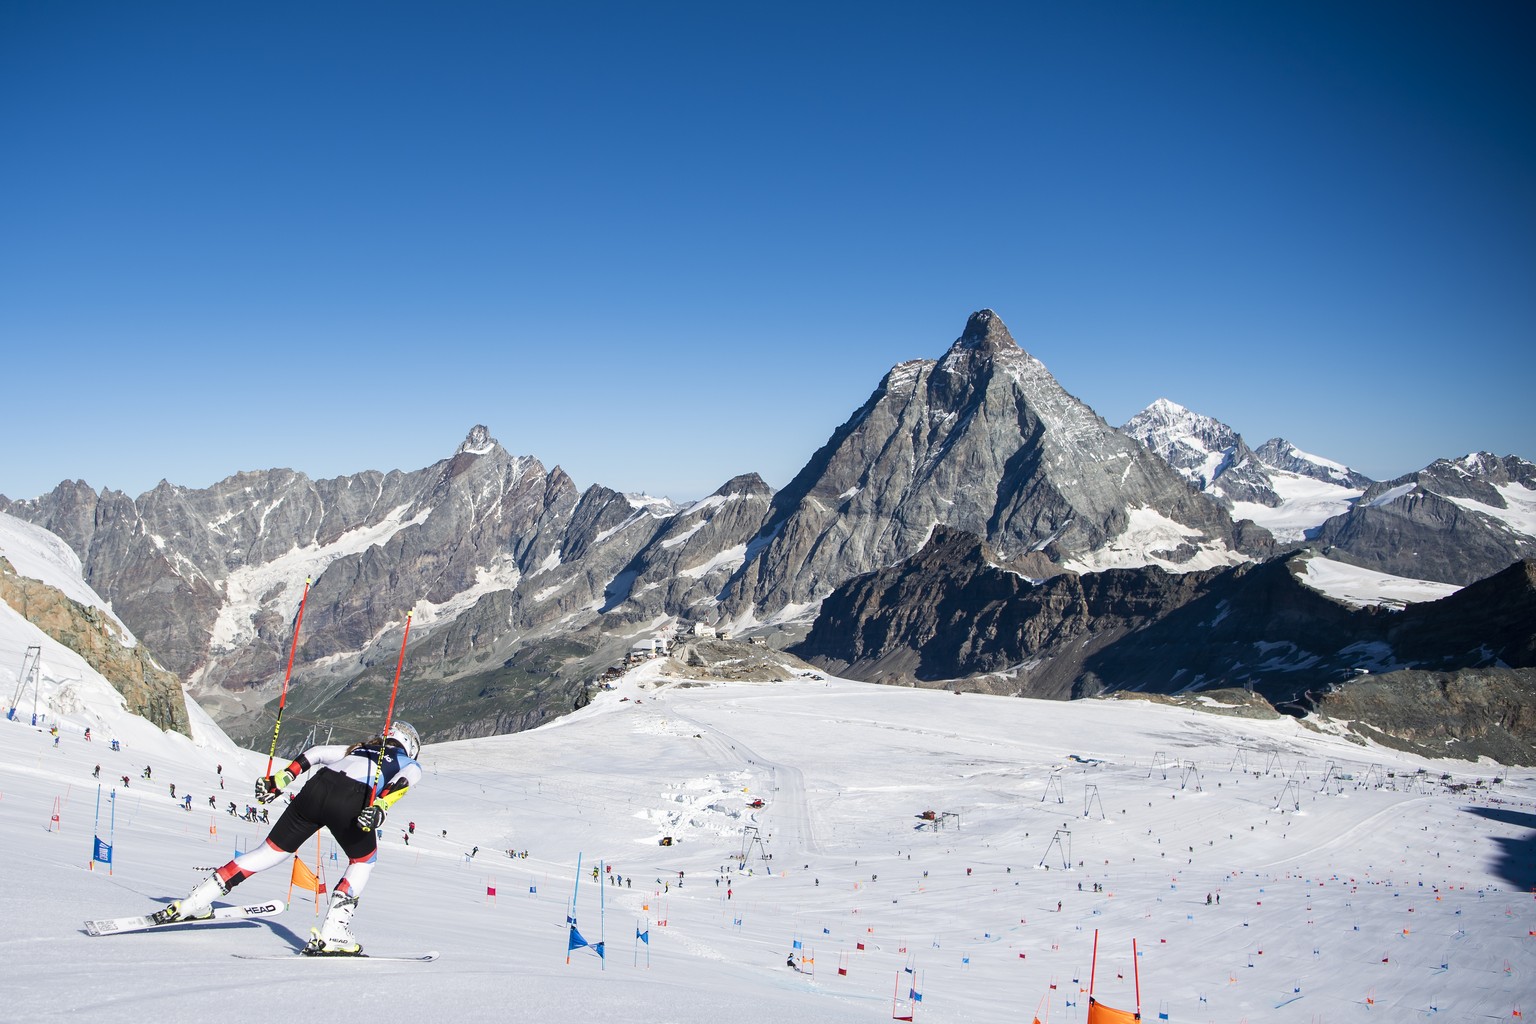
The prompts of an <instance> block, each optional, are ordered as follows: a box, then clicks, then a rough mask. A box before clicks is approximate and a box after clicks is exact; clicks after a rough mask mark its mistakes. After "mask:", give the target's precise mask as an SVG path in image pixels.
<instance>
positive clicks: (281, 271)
mask: <svg viewBox="0 0 1536 1024" xmlns="http://www.w3.org/2000/svg"><path fill="white" fill-rule="evenodd" d="M1533 43H1536V8H1533V7H1532V6H1531V5H1530V4H1528V3H1515V2H1486V3H1476V4H1466V5H1453V4H1445V3H1411V2H1391V3H1370V4H1363V3H1357V4H1349V3H1345V4H1339V3H1305V2H1303V3H1286V4H1278V3H1276V4H1263V3H1257V4H1248V3H1241V4H1233V3H1226V2H1223V3H1156V4H1154V3H1135V4H1132V3H1094V4H1028V3H1015V4H1006V5H1004V4H998V5H985V4H979V5H936V4H905V3H899V2H896V3H880V4H871V5H858V4H819V5H804V6H801V5H796V4H772V5H767V4H763V5H744V4H718V3H716V4H703V3H700V4H667V3H662V4H644V5H642V4H619V5H591V4H555V5H548V6H541V7H534V6H528V5H521V4H514V3H468V2H451V0H450V2H443V3H431V4H428V3H422V2H391V0H369V2H366V3H345V2H327V3H321V4H297V3H272V4H234V3H196V2H191V0H188V2H183V3H155V2H144V3H133V4H124V3H117V2H111V3H87V2H82V3H69V4H60V3H56V2H50V0H35V2H34V0H10V2H8V3H6V4H4V5H0V139H3V140H4V145H3V150H0V151H3V154H4V156H3V159H0V348H3V352H4V354H3V355H0V367H3V369H4V371H5V378H6V383H7V385H8V386H7V388H6V392H5V416H4V423H5V437H6V440H7V444H6V446H5V447H6V452H5V458H4V459H3V460H0V493H4V494H6V495H8V496H10V497H13V498H17V497H31V496H35V495H37V494H40V493H43V492H45V491H47V490H48V489H50V488H51V487H52V486H53V485H54V484H56V483H57V482H58V481H60V480H63V479H75V478H83V479H85V480H87V481H88V482H89V483H91V484H92V485H93V486H95V487H98V488H100V487H111V488H114V489H118V490H125V491H128V492H129V493H132V494H137V493H140V492H141V491H144V490H147V489H148V488H150V487H152V486H153V485H154V484H155V483H156V482H157V481H158V480H160V479H161V478H166V479H169V480H171V481H172V482H173V483H178V484H185V485H188V486H206V485H207V484H210V483H212V482H214V481H215V480H217V479H219V478H221V477H224V476H226V475H229V474H231V473H234V472H236V471H239V470H249V469H263V468H269V467H274V466H290V467H293V468H295V469H298V470H302V471H304V472H306V473H309V474H310V475H311V476H316V477H328V476H335V475H340V474H343V473H351V472H356V471H359V470H363V469H395V468H398V469H416V468H419V467H421V466H424V465H427V464H429V463H431V462H433V461H435V460H437V459H440V458H443V457H446V456H447V455H448V454H450V453H451V452H452V450H453V448H454V447H455V446H456V445H457V444H458V442H459V441H460V440H461V439H462V438H463V436H464V435H465V434H466V433H467V431H468V430H469V428H470V426H472V425H473V424H475V423H485V424H487V425H488V426H490V428H491V431H492V433H493V434H494V435H495V436H496V437H498V438H499V439H500V440H501V442H502V443H503V445H505V446H506V447H507V448H508V449H509V450H511V451H512V452H514V453H518V454H531V455H536V456H538V457H539V458H540V459H541V460H542V461H543V462H544V463H545V465H546V466H553V465H556V464H558V465H561V466H563V467H564V468H565V469H566V471H567V472H569V473H570V474H571V476H572V477H574V478H575V480H576V482H577V483H578V484H579V485H581V486H586V485H588V484H592V483H602V484H606V485H608V486H611V487H615V488H617V489H620V490H630V491H636V490H644V491H649V492H651V493H658V494H669V495H671V496H673V497H676V498H692V497H699V496H702V495H703V494H706V493H708V492H709V491H711V490H713V489H714V488H715V487H716V486H718V485H719V484H720V483H722V482H724V481H725V480H726V479H727V478H729V477H730V476H732V475H735V474H736V473H741V472H747V471H757V472H760V473H761V474H762V475H763V476H764V478H765V479H767V480H768V482H769V483H770V484H772V485H774V486H782V485H783V484H785V483H787V482H788V480H789V479H790V477H791V476H793V474H794V473H795V472H796V471H797V470H798V469H799V468H800V466H801V465H803V464H804V462H805V461H806V460H807V459H808V458H809V456H810V455H811V453H812V452H813V451H814V450H815V449H816V448H817V447H818V446H819V445H820V444H821V443H822V442H823V441H825V439H826V438H827V436H828V435H829V434H830V433H831V432H832V431H833V430H834V429H835V428H836V426H837V425H838V424H839V423H841V422H842V421H843V420H844V419H846V418H847V416H848V415H849V414H850V413H851V412H852V411H853V410H854V409H855V408H857V406H858V405H859V404H860V403H862V401H863V400H864V399H865V398H866V397H867V396H868V394H869V392H870V391H871V390H872V389H873V388H874V387H875V385H876V384H877V383H878V381H879V378H880V376H881V375H882V374H883V373H884V372H885V370H887V369H888V368H889V367H890V366H892V365H893V364H895V363H897V362H899V361H902V360H905V359H911V358H918V357H926V358H936V357H938V356H939V355H941V354H942V353H943V352H944V350H945V349H946V348H947V347H948V345H949V343H950V342H951V341H952V340H953V339H954V338H955V337H956V336H957V335H958V334H959V333H960V330H961V328H962V327H963V325H964V323H965V318H966V316H967V315H968V314H969V313H970V312H972V311H973V310H976V309H980V308H983V307H991V308H993V309H995V310H997V312H998V313H999V314H1001V315H1002V317H1003V318H1004V320H1005V321H1006V322H1007V323H1008V325H1009V327H1010V329H1011V330H1012V332H1013V334H1014V336H1015V337H1016V338H1017V339H1018V341H1019V343H1020V344H1021V345H1022V346H1023V347H1024V348H1026V349H1028V350H1029V351H1030V352H1032V353H1034V354H1035V355H1036V356H1038V357H1039V358H1040V359H1042V360H1043V361H1044V362H1045V364H1046V366H1047V367H1049V368H1050V369H1051V370H1052V372H1053V373H1054V374H1055V375H1056V377H1057V378H1058V379H1059V380H1060V381H1061V383H1062V384H1063V385H1064V386H1065V387H1066V388H1067V390H1069V391H1070V392H1072V393H1073V394H1074V395H1076V396H1077V397H1079V398H1081V399H1083V400H1084V401H1086V402H1087V403H1088V404H1089V405H1091V406H1092V407H1093V408H1094V409H1095V410H1097V411H1098V412H1099V413H1100V414H1101V415H1103V416H1104V417H1105V419H1107V420H1108V421H1109V422H1110V423H1113V424H1119V423H1122V422H1124V421H1125V420H1126V419H1127V418H1129V417H1130V416H1131V415H1132V414H1133V413H1135V412H1136V411H1137V410H1139V409H1141V408H1143V407H1144V406H1146V405H1147V404H1149V403H1150V402H1152V401H1153V400H1154V399H1156V398H1158V397H1167V398H1170V399H1172V400H1174V401H1176V402H1179V403H1181V404H1183V405H1186V406H1188V407H1190V408H1192V409H1195V410H1197V411H1199V412H1203V413H1206V414H1208V415H1212V416H1215V417H1217V418H1219V419H1222V420H1224V421H1226V422H1227V423H1229V424H1231V425H1232V426H1233V427H1235V428H1236V429H1237V430H1239V431H1240V432H1241V433H1243V435H1244V436H1245V437H1246V438H1248V440H1249V442H1250V443H1251V444H1254V445H1257V444H1258V443H1259V442H1261V441H1263V440H1265V439H1267V438H1269V437H1271V436H1276V435H1280V436H1284V437H1287V438H1289V439H1290V440H1291V441H1293V442H1294V443H1296V444H1298V445H1300V446H1301V447H1303V448H1305V449H1307V450H1309V451H1313V452H1315V453H1317V454H1320V455H1324V456H1327V457H1329V458H1333V459H1337V460H1340V461H1344V462H1347V463H1349V464H1350V465H1352V466H1354V467H1356V468H1357V469H1359V470H1361V471H1362V472H1365V473H1367V474H1369V475H1372V476H1375V477H1378V478H1386V477H1391V476H1395V475H1398V474H1400V473H1404V472H1408V471H1411V470H1413V469H1416V468H1419V467H1421V466H1423V465H1425V464H1427V463H1428V462H1430V461H1431V460H1433V459H1435V458H1439V457H1444V456H1456V455H1461V454H1464V453H1466V452H1468V451H1473V450H1479V449H1486V450H1492V451H1494V452H1496V453H1498V454H1510V453H1513V454H1519V455H1523V456H1525V457H1527V458H1531V457H1536V411H1533V410H1536V402H1533V401H1532V399H1531V392H1532V384H1533V381H1536V62H1532V61H1531V60H1530V59H1529V54H1530V52H1531V51H1532V44H1533Z"/></svg>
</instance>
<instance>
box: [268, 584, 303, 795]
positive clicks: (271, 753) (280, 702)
mask: <svg viewBox="0 0 1536 1024" xmlns="http://www.w3.org/2000/svg"><path fill="white" fill-rule="evenodd" d="M308 600H309V577H308V576H306V577H304V596H302V597H300V598H299V614H298V615H297V616H296V617H295V618H294V620H293V643H292V644H291V645H290V646H289V648H288V671H286V672H284V673H283V692H282V695H281V696H280V697H278V698H277V721H276V722H274V723H272V748H271V749H270V750H268V751H267V774H268V775H271V774H272V759H273V758H275V757H276V756H277V733H278V730H279V729H281V728H282V727H283V708H284V707H286V706H287V704H288V680H289V679H290V678H292V677H293V656H294V655H295V654H296V653H298V650H299V627H300V626H302V625H303V624H304V602H305V601H308Z"/></svg>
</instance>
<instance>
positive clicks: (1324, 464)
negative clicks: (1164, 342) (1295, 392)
mask: <svg viewBox="0 0 1536 1024" xmlns="http://www.w3.org/2000/svg"><path fill="white" fill-rule="evenodd" d="M1120 429H1121V431H1122V432H1124V433H1125V434H1128V435H1129V436H1131V437H1134V438H1135V439H1136V440H1138V441H1140V442H1141V443H1142V444H1144V445H1146V446H1147V448H1148V449H1149V450H1151V451H1152V452H1153V453H1154V454H1156V455H1157V456H1158V457H1160V458H1161V459H1163V460H1164V461H1165V462H1167V463H1168V464H1169V465H1170V466H1172V467H1173V468H1174V469H1175V470H1177V471H1178V472H1179V473H1180V474H1181V475H1183V476H1184V478H1185V479H1186V480H1188V481H1189V482H1190V483H1191V484H1193V485H1194V486H1196V487H1198V488H1199V489H1200V490H1201V491H1202V492H1204V493H1206V494H1209V495H1211V496H1212V497H1215V498H1216V499H1218V500H1219V501H1221V502H1222V503H1223V504H1224V505H1226V506H1227V507H1228V508H1229V509H1230V510H1231V512H1232V517H1233V518H1234V519H1238V520H1241V519H1249V520H1251V521H1253V522H1254V523H1256V524H1258V525H1259V526H1261V527H1263V528H1264V529H1266V530H1268V531H1269V532H1270V533H1271V534H1273V535H1274V537H1275V539H1276V541H1278V542H1281V543H1288V544H1289V543H1299V542H1300V541H1302V540H1304V539H1305V538H1306V537H1307V536H1308V535H1309V533H1310V532H1311V531H1313V530H1315V529H1316V528H1317V527H1319V526H1321V525H1322V523H1323V522H1324V521H1326V520H1327V519H1329V518H1331V517H1333V516H1335V515H1339V514H1341V513H1343V512H1346V511H1348V509H1349V508H1350V507H1351V506H1352V505H1353V503H1354V501H1355V499H1356V498H1358V497H1359V496H1360V495H1361V493H1362V492H1364V490H1365V489H1366V488H1367V487H1369V486H1370V485H1371V483H1372V481H1371V480H1370V478H1368V477H1366V476H1364V475H1362V474H1360V473H1357V472H1355V471H1354V470H1352V469H1350V468H1349V467H1348V466H1344V465H1341V464H1339V463H1337V462H1333V461H1331V460H1329V459H1324V458H1322V457H1320V456H1317V455H1311V454H1309V453H1307V452H1304V451H1302V450H1301V449H1299V448H1297V447H1296V446H1295V445H1293V444H1291V443H1290V442H1289V441H1286V440H1285V439H1283V438H1278V437H1276V438H1271V439H1270V440H1268V441H1266V442H1264V443H1263V444H1262V445H1260V446H1259V447H1258V448H1257V449H1250V448H1249V447H1248V445H1247V444H1246V443H1245V442H1244V441H1243V438H1242V435H1241V434H1239V433H1238V432H1237V431H1235V430H1233V429H1232V428H1231V427H1229V426H1227V425H1226V424H1225V423H1222V422H1221V421H1220V420H1216V419H1213V418H1211V417H1209V416H1204V415H1201V414H1200V413H1196V412H1191V411H1190V410H1188V409H1186V408H1184V407H1183V406H1181V405H1178V404H1177V403H1174V402H1170V401H1169V400H1167V399H1166V398H1159V399H1158V400H1157V401H1155V402H1153V403H1152V404H1151V405H1149V406H1147V408H1145V409H1143V410H1142V411H1141V412H1139V413H1137V414H1136V415H1135V416H1133V417H1131V418H1130V419H1129V420H1128V421H1126V423H1125V424H1124V425H1123V426H1122V427H1121V428H1120Z"/></svg>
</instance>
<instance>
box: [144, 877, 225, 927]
mask: <svg viewBox="0 0 1536 1024" xmlns="http://www.w3.org/2000/svg"><path fill="white" fill-rule="evenodd" d="M228 892H229V887H228V886H226V885H225V884H224V882H223V881H222V880H221V879H220V878H219V876H218V875H209V876H208V877H207V878H205V879H203V880H202V881H201V882H199V883H198V885H197V888H196V889H193V890H192V891H191V892H190V893H188V894H187V895H185V896H183V897H182V898H181V899H179V900H177V901H176V902H174V903H168V904H166V905H165V907H164V908H163V909H161V910H157V911H155V913H154V914H152V915H151V916H152V917H153V918H154V919H155V921H156V923H159V924H166V923H169V922H171V921H190V920H192V919H193V918H195V917H207V916H208V915H209V914H211V913H213V901H214V899H215V898H217V897H219V896H223V895H225V894H227V893H228Z"/></svg>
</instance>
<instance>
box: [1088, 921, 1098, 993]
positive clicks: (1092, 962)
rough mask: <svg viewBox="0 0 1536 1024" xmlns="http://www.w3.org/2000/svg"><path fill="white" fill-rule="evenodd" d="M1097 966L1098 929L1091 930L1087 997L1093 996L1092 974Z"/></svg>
mask: <svg viewBox="0 0 1536 1024" xmlns="http://www.w3.org/2000/svg"><path fill="white" fill-rule="evenodd" d="M1098 968H1099V930H1098V929H1097V928H1095V929H1094V930H1093V959H1092V960H1090V961H1089V962H1088V998H1089V999H1092V998H1093V974H1094V972H1095V971H1096V970H1098Z"/></svg>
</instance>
